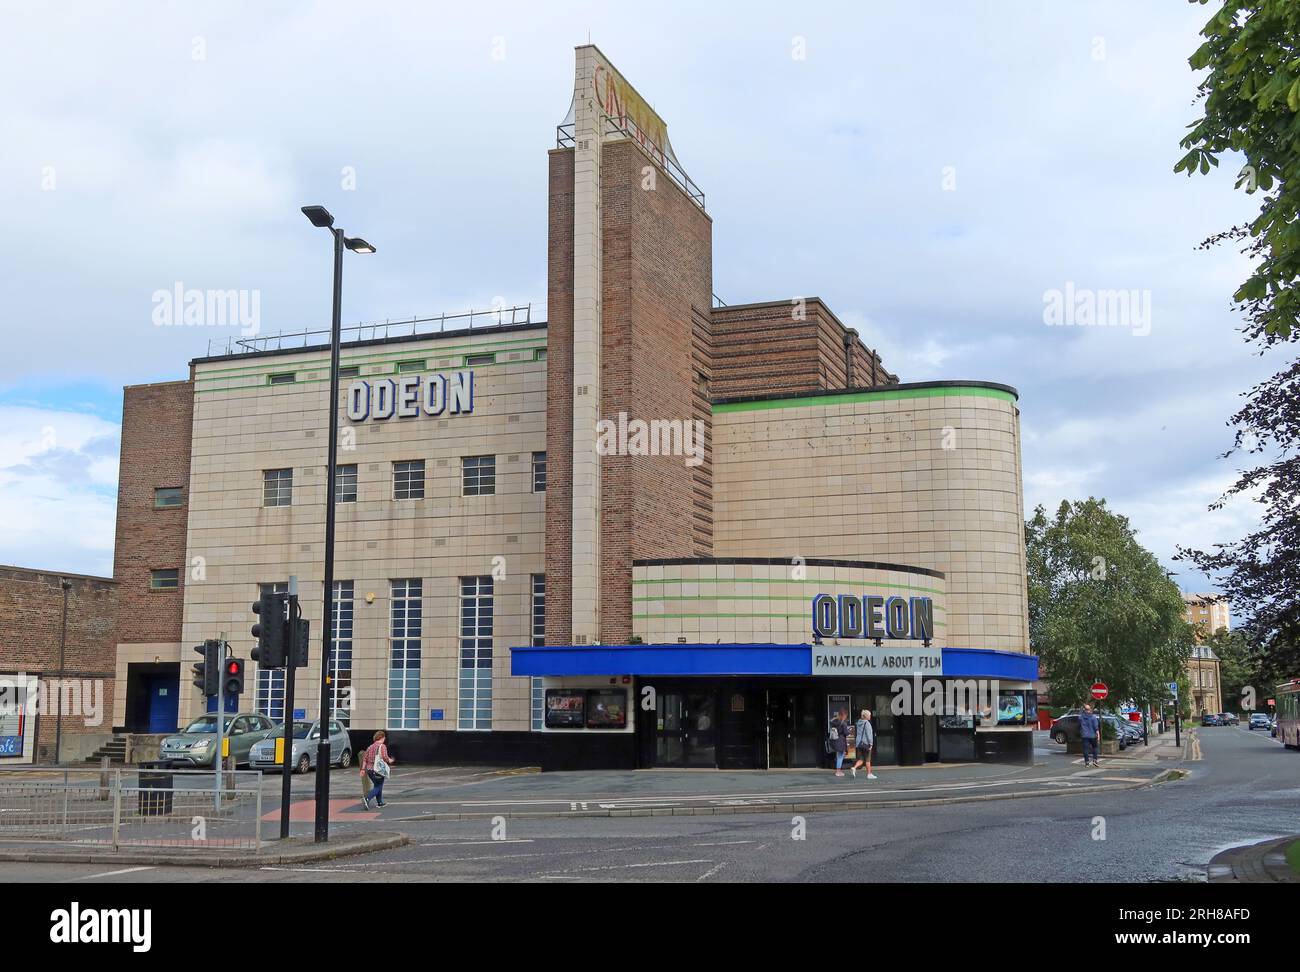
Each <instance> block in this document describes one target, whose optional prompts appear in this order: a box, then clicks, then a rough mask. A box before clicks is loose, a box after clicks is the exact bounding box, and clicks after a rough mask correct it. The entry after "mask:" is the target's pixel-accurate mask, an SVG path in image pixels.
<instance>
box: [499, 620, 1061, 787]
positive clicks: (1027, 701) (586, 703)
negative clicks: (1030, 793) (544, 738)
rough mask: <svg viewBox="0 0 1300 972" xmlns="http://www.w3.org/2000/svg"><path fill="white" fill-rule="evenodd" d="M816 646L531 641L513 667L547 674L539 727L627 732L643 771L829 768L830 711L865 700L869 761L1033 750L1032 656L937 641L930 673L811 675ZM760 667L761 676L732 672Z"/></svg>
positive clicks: (1016, 754) (1022, 756) (1013, 758)
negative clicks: (554, 643) (869, 731)
mask: <svg viewBox="0 0 1300 972" xmlns="http://www.w3.org/2000/svg"><path fill="white" fill-rule="evenodd" d="M823 650H824V649H823V648H822V647H821V646H817V645H809V644H802V645H723V644H714V645H680V644H678V645H616V646H577V645H575V646H535V647H524V648H517V649H515V650H514V653H513V670H514V673H515V674H528V675H532V676H534V677H540V678H541V679H542V681H543V688H542V691H543V693H544V697H545V709H546V719H545V727H544V731H545V732H548V733H557V734H565V735H570V734H577V735H581V734H588V733H598V734H608V733H630V734H631V735H632V737H633V739H632V740H630V741H631V742H632V743H633V751H634V761H635V766H637V767H638V768H647V769H648V768H664V769H816V768H821V767H826V766H830V765H831V764H832V762H833V756H832V755H831V753H830V752H829V751H828V746H827V740H828V729H829V726H830V723H831V720H832V719H834V718H835V717H836V715H837V714H843V716H844V717H845V718H847V720H848V721H849V722H851V723H853V722H856V721H857V719H858V718H859V715H860V713H861V712H862V710H863V709H867V710H869V711H870V712H871V723H872V728H873V730H874V735H875V750H874V752H873V762H874V763H875V764H876V765H881V766H889V765H898V766H919V765H923V764H925V763H934V762H943V763H951V762H973V761H993V762H1013V763H1025V762H1029V761H1030V759H1031V757H1032V750H1033V745H1032V734H1033V727H1034V724H1035V722H1036V719H1037V696H1036V693H1035V690H1034V688H1033V681H1034V678H1035V677H1036V675H1037V667H1038V665H1037V659H1036V658H1035V657H1033V656H1030V655H1020V654H1016V653H1012V652H998V651H984V650H979V649H944V650H940V649H935V651H937V652H938V657H939V663H938V665H936V666H930V668H929V670H928V673H927V674H922V671H921V670H920V669H919V668H915V667H914V670H912V671H910V672H907V673H903V672H893V673H891V674H890V676H889V677H886V678H862V677H855V676H847V677H845V676H821V675H814V674H813V673H812V668H813V665H814V662H815V659H816V657H817V653H818V651H823ZM900 660H901V659H900ZM913 661H915V659H914V658H913ZM935 668H941V669H942V670H943V672H944V673H943V674H937V673H935V672H934V669H935ZM724 669H726V670H725V671H724ZM756 669H761V670H764V672H763V674H746V675H736V674H735V672H736V671H750V672H753V671H754V670H756ZM778 669H785V670H784V671H779V670H778ZM628 672H631V673H633V674H632V675H631V676H629V675H628V674H626V673H628ZM685 672H691V674H683V673H685ZM616 673H617V674H616ZM602 676H604V678H602ZM606 683H608V684H606ZM598 686H599V687H598ZM610 713H613V715H612V716H611V715H610ZM556 744H557V746H563V747H564V748H566V749H572V748H573V747H575V746H580V745H581V743H580V741H577V740H572V741H570V740H566V741H564V742H561V741H560V740H556ZM849 744H850V746H854V745H855V744H856V740H855V739H852V738H850V740H849Z"/></svg>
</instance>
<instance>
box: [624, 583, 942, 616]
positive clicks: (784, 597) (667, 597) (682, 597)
mask: <svg viewBox="0 0 1300 972" xmlns="http://www.w3.org/2000/svg"><path fill="white" fill-rule="evenodd" d="M888 590H891V591H913V590H915V588H912V587H890V588H888ZM935 593H937V592H935ZM807 600H808V598H807V597H805V596H803V595H800V594H660V595H653V594H652V595H650V596H648V597H634V598H632V603H633V604H636V603H639V602H641V603H643V602H646V601H807ZM934 609H935V610H936V611H942V610H943V608H942V607H940V606H939V605H937V604H936V605H935V606H934Z"/></svg>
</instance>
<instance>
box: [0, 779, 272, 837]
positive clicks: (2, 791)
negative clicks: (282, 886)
mask: <svg viewBox="0 0 1300 972" xmlns="http://www.w3.org/2000/svg"><path fill="white" fill-rule="evenodd" d="M223 782H224V783H225V785H224V786H223V787H222V790H221V793H220V795H218V794H217V792H216V789H215V787H214V777H213V774H212V773H210V772H205V771H203V770H167V769H144V768H142V769H139V770H136V769H127V770H123V769H113V770H107V771H104V770H92V769H86V770H81V769H66V770H65V769H59V770H31V771H28V770H15V771H6V772H4V773H3V774H0V842H3V841H5V840H19V841H22V842H23V843H28V842H31V841H33V840H35V841H63V842H70V843H74V844H77V845H78V846H83V847H84V846H94V847H100V848H103V849H106V850H107V849H112V850H121V849H124V848H128V849H129V848H138V847H155V848H162V847H165V848H168V849H172V850H185V851H207V852H210V853H211V852H217V853H225V852H232V851H253V852H254V853H255V852H257V851H258V850H260V849H261V847H262V774H261V773H260V772H238V773H234V772H231V773H225V774H223Z"/></svg>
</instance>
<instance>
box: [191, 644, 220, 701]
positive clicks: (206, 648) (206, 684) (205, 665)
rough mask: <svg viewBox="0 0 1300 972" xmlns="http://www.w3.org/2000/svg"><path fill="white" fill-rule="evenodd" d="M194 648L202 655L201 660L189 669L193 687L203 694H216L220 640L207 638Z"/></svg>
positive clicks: (218, 676)
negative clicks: (192, 677)
mask: <svg viewBox="0 0 1300 972" xmlns="http://www.w3.org/2000/svg"><path fill="white" fill-rule="evenodd" d="M194 650H195V651H197V652H198V653H199V654H200V655H202V656H203V661H201V662H196V663H195V664H194V667H193V668H192V669H191V671H193V673H194V687H195V688H197V689H199V690H200V691H201V692H202V693H203V694H204V695H208V696H210V695H216V694H217V691H218V685H217V682H218V680H219V679H220V678H221V670H220V665H221V642H220V641H217V640H216V639H215V638H209V639H208V640H207V641H205V642H203V644H201V645H195V646H194Z"/></svg>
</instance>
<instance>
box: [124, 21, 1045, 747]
mask: <svg viewBox="0 0 1300 972" xmlns="http://www.w3.org/2000/svg"><path fill="white" fill-rule="evenodd" d="M557 143H558V144H557V146H556V147H555V148H554V149H553V150H552V151H551V152H550V154H549V163H548V164H549V179H548V192H549V207H548V241H547V269H548V294H547V298H548V315H547V316H548V319H547V320H546V321H545V322H539V321H533V320H531V319H529V318H528V317H527V316H526V315H524V316H523V317H520V316H519V315H518V313H517V310H518V309H516V311H511V310H506V311H498V312H495V313H494V314H493V315H492V316H491V318H490V319H488V320H487V321H486V322H485V323H486V326H478V325H479V323H481V321H480V320H477V319H475V318H473V317H468V318H461V319H445V320H444V319H441V318H434V319H430V320H429V321H424V322H419V321H415V322H410V323H409V324H407V325H402V326H401V327H400V328H398V327H380V328H374V327H358V328H350V329H347V330H346V331H345V335H344V341H345V343H344V345H343V349H342V356H341V369H342V371H341V375H340V377H341V381H340V423H341V436H340V452H339V463H340V467H339V474H338V477H337V478H336V481H335V483H334V484H333V486H332V488H333V489H334V491H335V496H336V499H337V511H338V512H337V545H336V563H335V572H334V576H335V578H336V581H335V589H334V604H335V608H334V627H335V631H336V638H335V643H334V646H333V651H332V654H331V657H332V662H331V672H332V675H333V680H332V685H333V689H332V691H333V705H332V707H333V709H334V713H335V714H336V715H337V716H338V717H339V718H340V719H342V720H343V721H345V722H346V723H347V724H348V725H349V726H350V728H351V730H352V732H353V734H354V739H356V740H358V741H359V740H360V739H361V738H368V736H369V734H370V733H371V732H372V731H373V730H374V729H376V728H379V727H384V728H387V729H388V730H389V732H390V734H391V735H390V743H391V744H392V746H393V747H394V751H395V752H396V753H398V754H399V755H400V757H401V758H403V759H404V760H406V761H413V760H414V761H419V760H425V759H427V760H458V759H481V760H488V761H497V762H506V763H521V762H535V763H540V764H542V765H543V766H545V767H579V766H581V767H600V766H722V767H768V766H800V765H818V764H820V763H821V762H822V761H823V760H824V759H825V758H826V757H825V754H824V752H823V742H824V738H825V735H826V723H827V718H828V713H830V712H831V711H838V709H839V708H846V709H851V710H852V711H853V712H854V713H855V714H856V712H857V710H858V709H860V708H864V707H870V708H872V709H873V710H875V711H876V719H875V721H876V726H877V737H878V740H879V745H878V752H879V758H880V760H881V761H883V762H899V763H917V762H923V761H925V760H929V759H945V760H952V759H1008V758H1009V759H1027V758H1028V756H1029V753H1030V751H1031V746H1030V738H1031V736H1030V733H1029V730H1028V728H1027V727H1028V726H1029V725H1032V723H1033V721H1034V720H1033V714H1034V710H1035V708H1036V697H1035V694H1034V692H1033V681H1034V679H1035V678H1036V677H1037V660H1036V659H1035V658H1034V657H1033V656H1032V655H1030V654H1029V651H1028V637H1027V626H1028V625H1027V616H1026V591H1025V569H1024V538H1023V515H1022V507H1023V501H1022V494H1021V474H1020V442H1019V408H1018V404H1017V394H1016V392H1015V390H1014V389H1012V388H1009V387H1007V386H1005V385H999V384H995V383H990V382H981V381H945V382H923V383H900V382H899V380H898V377H897V376H896V375H894V374H892V373H890V372H889V371H887V370H886V367H885V363H884V362H882V361H881V359H880V356H879V355H878V354H876V353H875V352H874V351H873V350H872V349H870V348H868V347H867V346H866V345H865V344H864V343H863V342H862V340H861V339H860V337H859V335H858V334H857V333H856V332H854V331H853V330H852V329H849V328H846V327H845V326H844V325H843V324H842V323H841V322H840V320H839V319H838V318H836V316H835V315H834V313H832V311H831V310H830V309H829V308H828V307H827V306H826V305H825V303H824V302H822V301H821V300H819V299H817V298H815V297H808V298H803V297H792V298H784V299H781V300H769V301H763V302H758V303H750V304H744V305H730V306H721V305H720V304H719V302H718V301H716V299H715V298H714V297H713V283H712V279H713V273H712V269H713V268H712V260H713V254H712V220H711V217H710V216H709V215H708V213H707V212H706V210H705V207H704V196H703V194H702V193H701V192H700V191H699V189H698V187H697V186H695V184H694V183H693V182H692V181H691V180H690V179H689V178H688V177H687V176H686V174H685V172H684V171H683V170H682V168H681V166H680V164H679V163H678V162H677V159H676V157H675V155H674V153H673V150H672V148H671V145H670V144H669V142H668V138H667V129H666V126H665V125H664V123H663V121H662V119H660V118H659V117H658V115H656V114H655V113H654V112H653V110H652V109H650V108H649V107H648V105H647V104H646V103H645V102H644V100H642V99H641V98H640V96H639V95H637V93H636V92H635V90H634V89H633V88H632V87H631V86H630V85H629V84H628V83H627V82H626V80H625V79H623V77H622V76H621V75H620V74H619V73H618V72H617V71H616V70H615V69H614V68H613V66H612V65H610V63H609V62H608V61H607V60H606V59H605V58H604V56H603V55H602V54H601V53H600V51H599V50H597V49H596V48H594V47H591V46H584V47H580V48H578V50H577V71H576V73H575V88H574V102H573V108H572V110H571V115H570V118H569V119H567V120H566V121H565V122H563V123H562V124H561V125H560V126H559V128H558V130H557ZM325 338H326V335H325V334H324V333H323V332H317V333H315V334H308V335H300V336H299V337H298V340H297V342H296V343H295V342H294V341H293V340H292V339H287V338H285V337H280V336H276V337H262V338H253V339H248V340H246V341H243V342H241V346H240V347H239V349H238V350H237V353H229V354H222V355H216V356H209V357H204V358H199V359H196V360H194V361H192V362H191V363H190V374H189V378H188V380H187V381H184V382H175V383H170V384H166V385H150V386H143V387H136V388H128V389H127V390H126V400H125V408H124V423H123V460H122V461H123V473H122V482H123V486H122V502H121V504H120V507H119V513H118V553H117V557H118V560H117V565H118V569H117V576H118V577H119V579H120V580H121V581H122V584H123V587H124V588H126V587H129V588H130V592H129V593H127V592H126V591H125V590H124V592H123V605H124V614H126V613H130V611H131V610H132V608H131V606H132V605H133V606H134V608H135V609H136V610H138V611H139V612H140V614H141V616H140V617H138V618H137V620H136V623H135V625H133V626H128V625H127V624H126V623H125V622H124V624H123V628H122V634H121V637H120V638H119V645H118V660H117V677H118V681H119V682H120V683H122V684H124V685H125V686H127V688H126V690H125V691H124V692H121V693H119V698H118V701H117V707H116V710H115V717H114V718H115V725H119V726H122V727H125V728H137V729H140V728H142V727H143V726H145V725H146V724H147V725H158V724H162V723H166V722H168V721H171V722H172V723H175V722H176V721H178V720H179V721H184V720H185V719H187V718H188V717H190V716H192V715H195V714H197V713H198V712H199V711H201V710H202V708H203V705H204V703H203V701H202V700H201V699H199V698H198V697H197V696H196V693H195V692H194V690H193V689H191V688H190V687H189V684H188V681H189V680H188V678H187V677H181V673H180V672H181V669H182V668H186V667H187V663H188V662H191V661H194V660H195V658H196V656H192V655H191V654H190V652H191V648H192V646H193V645H195V644H198V643H199V642H201V641H203V640H204V639H205V638H217V637H222V636H223V634H224V635H225V636H226V637H227V638H228V639H229V641H230V643H231V645H232V648H233V650H234V651H235V653H236V654H238V655H240V656H242V657H248V652H249V649H250V648H251V641H252V639H251V636H250V635H249V633H248V631H249V627H250V625H251V624H252V622H253V620H254V618H253V616H252V615H251V613H250V610H249V606H250V604H251V602H253V601H254V600H255V599H257V597H258V596H259V593H260V592H263V591H268V590H282V589H284V587H285V585H286V584H287V581H288V579H289V577H290V576H291V575H293V576H296V577H297V578H298V580H299V589H300V591H301V592H302V606H303V609H304V612H305V616H306V617H307V618H308V620H309V621H310V622H311V625H312V633H313V645H312V649H311V656H310V664H309V666H308V667H307V668H306V669H305V671H300V672H299V674H298V685H299V689H298V694H297V697H296V701H295V705H294V708H295V709H301V710H303V711H304V712H305V714H306V715H307V716H308V717H315V716H316V715H317V711H316V710H317V694H318V693H317V688H316V686H318V684H319V678H320V665H321V656H322V651H321V646H320V632H321V612H322V600H323V593H324V592H323V586H322V585H323V577H324V569H323V537H324V519H325V498H326V495H327V494H326V492H325V491H326V489H328V488H331V485H330V484H328V483H326V482H325V478H326V474H325V462H326V459H325V456H326V448H327V443H326V442H325V441H324V438H325V436H326V434H327V433H326V431H325V430H326V428H327V420H328V415H327V409H328V398H327V396H328V378H329V354H328V347H327V346H326V344H325ZM231 350H232V351H234V350H235V349H231ZM128 464H129V465H130V466H131V467H132V468H131V469H129V470H128V468H127V467H128ZM159 497H162V502H161V505H160V503H159V501H158V498H159ZM914 674H915V675H918V676H919V675H924V676H926V677H934V678H938V679H940V680H942V681H943V682H944V683H945V684H947V683H949V682H951V681H954V680H957V679H981V678H982V679H996V680H998V682H999V685H1000V695H999V697H998V698H997V699H996V700H995V708H996V711H992V709H990V710H988V711H983V712H971V711H969V710H968V709H966V708H961V707H958V708H953V707H951V706H949V707H947V708H942V709H941V710H927V711H925V712H921V711H919V710H918V711H917V712H915V713H912V712H906V713H899V714H897V715H896V714H895V713H894V712H893V711H891V706H890V701H891V693H892V692H893V689H892V681H893V679H894V678H896V677H907V678H910V677H911V676H913V675H914ZM283 675H284V673H283V672H281V671H259V670H256V668H255V666H253V665H252V663H251V662H250V665H249V694H250V696H251V697H250V698H249V699H247V700H245V703H244V705H243V708H256V709H257V710H258V711H260V712H263V713H264V714H267V715H270V716H271V717H273V718H276V719H279V718H283V716H284V715H285V711H284V710H285V702H284V679H283ZM168 679H170V680H171V681H170V682H168V681H167V680H168ZM178 683H179V684H181V685H183V686H184V688H183V689H182V691H181V692H180V698H181V704H180V708H179V710H170V709H168V708H167V707H166V706H164V705H161V704H159V702H158V696H157V695H156V693H157V692H158V691H159V690H160V689H162V688H166V687H167V685H168V684H170V685H177V684H178Z"/></svg>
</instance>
